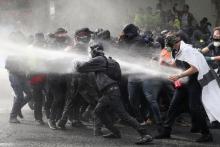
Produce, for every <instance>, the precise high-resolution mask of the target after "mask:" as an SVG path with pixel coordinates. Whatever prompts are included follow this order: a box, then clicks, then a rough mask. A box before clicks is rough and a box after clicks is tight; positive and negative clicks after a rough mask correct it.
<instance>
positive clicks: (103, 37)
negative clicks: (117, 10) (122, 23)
mask: <svg viewBox="0 0 220 147" xmlns="http://www.w3.org/2000/svg"><path fill="white" fill-rule="evenodd" d="M97 38H98V39H101V40H109V39H110V38H111V33H110V31H109V30H105V31H104V30H103V31H101V32H99V33H97Z"/></svg>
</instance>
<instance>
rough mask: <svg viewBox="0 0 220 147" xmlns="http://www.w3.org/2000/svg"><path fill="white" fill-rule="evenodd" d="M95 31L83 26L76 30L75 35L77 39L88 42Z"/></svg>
mask: <svg viewBox="0 0 220 147" xmlns="http://www.w3.org/2000/svg"><path fill="white" fill-rule="evenodd" d="M93 33H94V32H92V31H91V30H90V29H89V28H81V29H79V30H77V31H76V32H75V34H74V37H75V38H76V41H82V42H85V43H88V42H89V41H90V39H91V35H92V34H93Z"/></svg>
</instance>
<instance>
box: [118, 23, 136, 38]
mask: <svg viewBox="0 0 220 147" xmlns="http://www.w3.org/2000/svg"><path fill="white" fill-rule="evenodd" d="M122 32H123V34H124V35H125V37H127V38H128V39H132V38H134V37H137V36H138V35H139V28H138V27H137V26H135V25H134V24H128V25H126V26H125V27H124V29H123V31H122Z"/></svg>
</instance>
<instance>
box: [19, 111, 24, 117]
mask: <svg viewBox="0 0 220 147" xmlns="http://www.w3.org/2000/svg"><path fill="white" fill-rule="evenodd" d="M18 117H20V118H21V119H23V118H24V116H23V114H22V112H21V110H20V111H18Z"/></svg>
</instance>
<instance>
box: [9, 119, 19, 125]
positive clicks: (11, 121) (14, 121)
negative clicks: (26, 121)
mask: <svg viewBox="0 0 220 147" xmlns="http://www.w3.org/2000/svg"><path fill="white" fill-rule="evenodd" d="M9 123H16V124H19V123H20V121H19V120H18V119H17V118H10V119H9Z"/></svg>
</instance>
